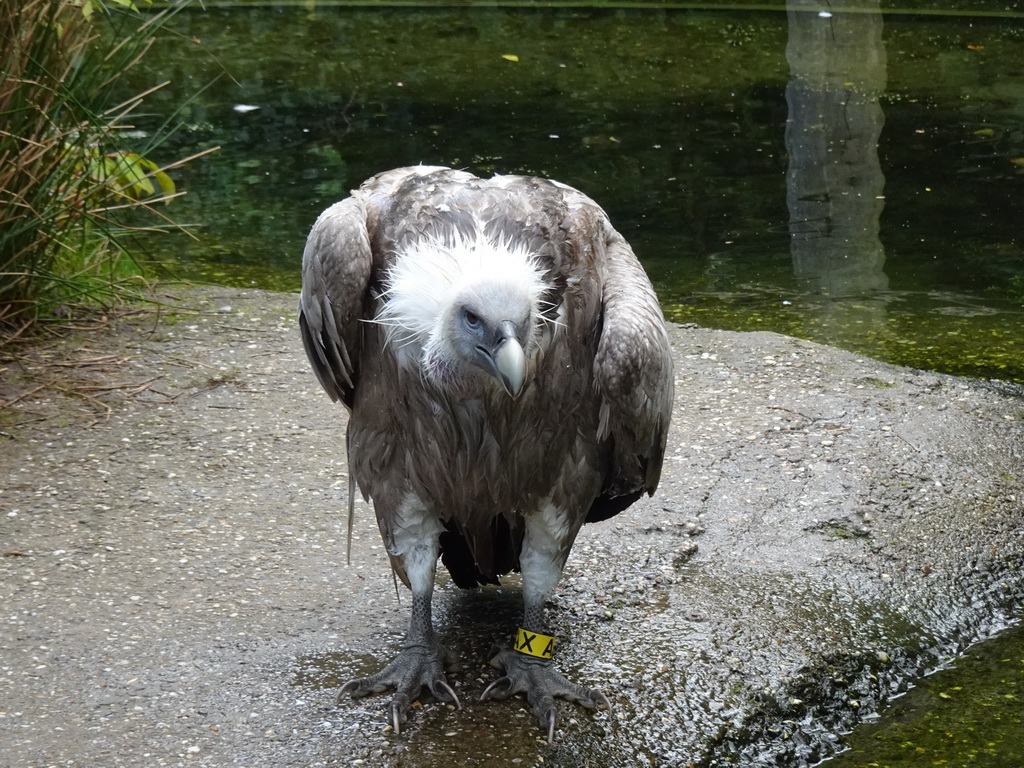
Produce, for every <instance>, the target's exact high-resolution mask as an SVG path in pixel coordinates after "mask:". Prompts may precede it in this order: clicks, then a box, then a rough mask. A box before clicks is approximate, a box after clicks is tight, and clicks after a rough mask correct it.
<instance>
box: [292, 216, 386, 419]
mask: <svg viewBox="0 0 1024 768" xmlns="http://www.w3.org/2000/svg"><path fill="white" fill-rule="evenodd" d="M372 263H373V258H372V255H371V253H370V240H369V234H368V233H367V228H366V212H365V209H364V206H363V204H362V201H361V199H360V198H358V197H349V198H347V199H345V200H342V201H341V202H340V203H337V204H335V205H332V206H331V207H330V208H328V209H327V210H326V211H324V212H323V213H322V214H321V215H320V218H318V219H317V220H316V223H315V224H314V225H313V229H312V230H311V231H310V233H309V237H308V239H307V240H306V250H305V252H304V253H303V255H302V293H301V294H300V295H299V328H300V329H301V332H302V343H303V346H304V347H305V349H306V356H307V357H308V358H309V361H310V363H311V364H312V366H313V371H314V372H315V373H316V376H317V379H319V381H320V384H321V386H323V388H324V390H326V392H327V394H328V395H330V396H331V399H332V400H334V401H338V400H341V401H342V402H343V403H345V405H347V406H349V407H351V406H352V398H353V393H354V391H355V387H356V381H357V371H358V367H359V352H360V348H359V347H360V344H359V336H360V327H359V320H360V319H361V318H362V316H363V312H364V306H365V303H366V293H367V287H368V285H369V282H370V273H371V267H372Z"/></svg>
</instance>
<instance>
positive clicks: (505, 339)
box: [491, 320, 526, 397]
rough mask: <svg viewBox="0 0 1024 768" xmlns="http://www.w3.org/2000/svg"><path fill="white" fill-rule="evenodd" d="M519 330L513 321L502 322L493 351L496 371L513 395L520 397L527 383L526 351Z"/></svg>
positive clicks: (502, 383) (492, 356) (492, 358)
mask: <svg viewBox="0 0 1024 768" xmlns="http://www.w3.org/2000/svg"><path fill="white" fill-rule="evenodd" d="M517 330H518V329H517V328H516V326H515V323H513V322H512V321H510V320H505V321H504V322H502V323H501V324H500V325H499V326H498V334H497V337H498V338H497V341H496V343H495V345H494V350H493V352H492V353H491V360H492V361H493V364H494V372H495V374H497V376H498V379H499V380H500V381H501V385H502V386H503V387H504V388H505V391H506V392H508V393H509V395H510V396H511V397H519V394H520V393H521V392H522V391H523V385H524V384H525V383H526V353H525V352H524V351H523V345H522V344H520V343H519V338H518V333H517Z"/></svg>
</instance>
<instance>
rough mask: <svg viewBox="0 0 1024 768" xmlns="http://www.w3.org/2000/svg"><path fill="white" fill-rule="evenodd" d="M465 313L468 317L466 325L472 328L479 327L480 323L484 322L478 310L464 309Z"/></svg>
mask: <svg viewBox="0 0 1024 768" xmlns="http://www.w3.org/2000/svg"><path fill="white" fill-rule="evenodd" d="M464 315H465V317H466V325H468V326H469V327H470V328H479V327H480V323H481V322H482V321H481V320H480V315H478V314H477V313H476V312H473V311H472V310H469V309H467V310H465V311H464Z"/></svg>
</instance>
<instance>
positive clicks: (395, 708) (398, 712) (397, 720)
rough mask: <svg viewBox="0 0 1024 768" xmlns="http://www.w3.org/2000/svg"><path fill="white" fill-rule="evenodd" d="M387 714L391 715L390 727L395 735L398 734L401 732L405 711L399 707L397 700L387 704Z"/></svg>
mask: <svg viewBox="0 0 1024 768" xmlns="http://www.w3.org/2000/svg"><path fill="white" fill-rule="evenodd" d="M396 698H397V697H396ZM388 713H389V714H390V715H391V718H390V719H391V727H392V728H393V729H394V731H395V733H396V734H400V733H401V732H402V721H403V720H404V719H405V711H404V710H403V708H402V707H401V706H399V703H398V701H397V700H392V701H391V703H390V704H388Z"/></svg>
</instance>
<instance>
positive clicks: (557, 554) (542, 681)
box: [481, 506, 609, 742]
mask: <svg viewBox="0 0 1024 768" xmlns="http://www.w3.org/2000/svg"><path fill="white" fill-rule="evenodd" d="M578 531H579V525H578V524H577V525H575V526H573V524H572V523H571V522H570V521H569V516H568V515H567V514H566V513H565V512H564V511H563V510H560V509H557V508H555V507H553V506H546V507H545V508H544V509H543V510H542V511H540V512H539V513H537V514H534V515H531V516H530V517H528V518H527V519H526V535H525V537H524V539H523V548H522V551H521V553H520V556H519V564H520V567H521V568H522V572H523V624H522V627H521V630H520V632H519V634H518V635H517V640H516V645H517V648H521V650H517V649H512V650H504V651H501V652H500V653H499V654H498V655H497V656H495V657H494V658H493V659H492V660H491V665H492V666H494V667H496V668H498V669H504V670H505V675H504V676H503V677H500V678H498V679H497V680H495V681H494V682H493V683H491V684H490V685H489V686H487V688H486V689H485V690H484V692H483V695H482V696H481V699H482V700H484V699H488V698H491V699H505V698H508V697H509V696H513V695H515V694H517V693H525V694H526V700H527V701H528V702H529V704H530V708H531V709H532V710H533V713H534V714H535V715H536V716H537V721H538V723H540V727H541V729H542V730H544V731H546V732H547V737H548V742H552V741H554V738H555V728H556V727H557V725H558V708H557V707H556V706H555V698H556V697H559V698H563V699H568V700H569V701H574V702H576V703H577V704H582V705H583V706H585V707H587V708H588V709H597V708H598V707H604V708H605V709H607V708H608V706H609V704H608V698H607V697H606V696H605V695H604V694H603V693H602V692H601V691H599V690H595V689H592V688H584V687H583V686H581V685H577V684H576V683H573V682H571V681H569V680H567V679H566V678H565V677H564V676H563V675H562V673H561V672H559V671H558V670H557V669H555V666H554V664H553V663H552V661H551V658H550V654H544V649H545V646H546V644H547V642H548V638H549V635H548V633H547V630H546V624H545V622H544V604H545V603H546V602H547V601H548V599H549V598H550V597H551V595H552V594H553V593H554V591H555V586H556V585H557V584H558V579H559V578H560V577H561V575H562V568H563V567H564V566H565V559H566V557H567V556H568V554H569V548H570V546H571V545H572V542H573V540H574V539H575V538H576V533H577V532H578ZM523 640H525V641H526V642H522V643H521V642H520V641H523ZM523 651H527V652H523ZM534 654H539V655H534Z"/></svg>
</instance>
